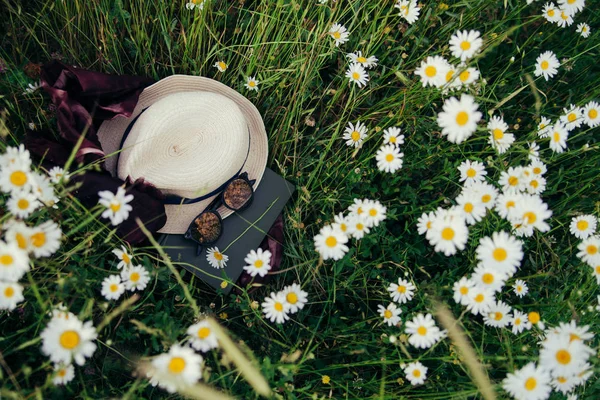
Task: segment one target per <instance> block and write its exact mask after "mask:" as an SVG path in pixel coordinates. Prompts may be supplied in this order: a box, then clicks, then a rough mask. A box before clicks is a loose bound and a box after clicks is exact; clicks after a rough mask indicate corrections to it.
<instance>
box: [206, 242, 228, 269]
mask: <svg viewBox="0 0 600 400" xmlns="http://www.w3.org/2000/svg"><path fill="white" fill-rule="evenodd" d="M206 260H207V261H208V263H209V264H210V266H211V267H213V268H216V269H221V268H225V267H226V266H227V261H229V256H227V255H225V254H223V253H221V251H219V248H218V247H211V248H209V249H208V250H206Z"/></svg>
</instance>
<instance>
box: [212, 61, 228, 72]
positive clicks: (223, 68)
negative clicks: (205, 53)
mask: <svg viewBox="0 0 600 400" xmlns="http://www.w3.org/2000/svg"><path fill="white" fill-rule="evenodd" d="M213 67H215V68H216V69H218V70H219V72H225V71H227V68H228V67H229V66H228V65H227V64H226V63H225V61H217V62H215V63H214V65H213Z"/></svg>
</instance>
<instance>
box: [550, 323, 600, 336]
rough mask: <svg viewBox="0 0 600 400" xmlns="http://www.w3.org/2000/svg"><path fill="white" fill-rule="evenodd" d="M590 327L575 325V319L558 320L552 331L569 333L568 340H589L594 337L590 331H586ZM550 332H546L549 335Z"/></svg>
mask: <svg viewBox="0 0 600 400" xmlns="http://www.w3.org/2000/svg"><path fill="white" fill-rule="evenodd" d="M589 329H590V327H589V326H588V325H583V326H577V323H576V322H575V320H571V321H570V322H568V323H566V322H559V324H558V327H557V328H555V329H554V330H553V331H554V333H555V334H559V335H560V334H563V333H565V334H567V335H569V340H571V341H573V340H591V339H593V338H594V334H593V333H592V332H588V331H589ZM550 334H551V333H548V335H547V336H549V335H550Z"/></svg>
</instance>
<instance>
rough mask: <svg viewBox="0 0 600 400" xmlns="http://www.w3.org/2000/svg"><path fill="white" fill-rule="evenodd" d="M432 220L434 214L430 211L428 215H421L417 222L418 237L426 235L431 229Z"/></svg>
mask: <svg viewBox="0 0 600 400" xmlns="http://www.w3.org/2000/svg"><path fill="white" fill-rule="evenodd" d="M434 219H435V213H434V212H433V211H431V212H430V213H429V214H427V213H423V214H421V216H420V217H419V219H418V220H417V232H419V235H423V234H426V233H427V232H428V231H429V230H430V229H431V226H432V224H433V220H434Z"/></svg>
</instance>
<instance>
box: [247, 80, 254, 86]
mask: <svg viewBox="0 0 600 400" xmlns="http://www.w3.org/2000/svg"><path fill="white" fill-rule="evenodd" d="M248 86H250V87H255V86H256V82H254V81H250V82H248Z"/></svg>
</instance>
